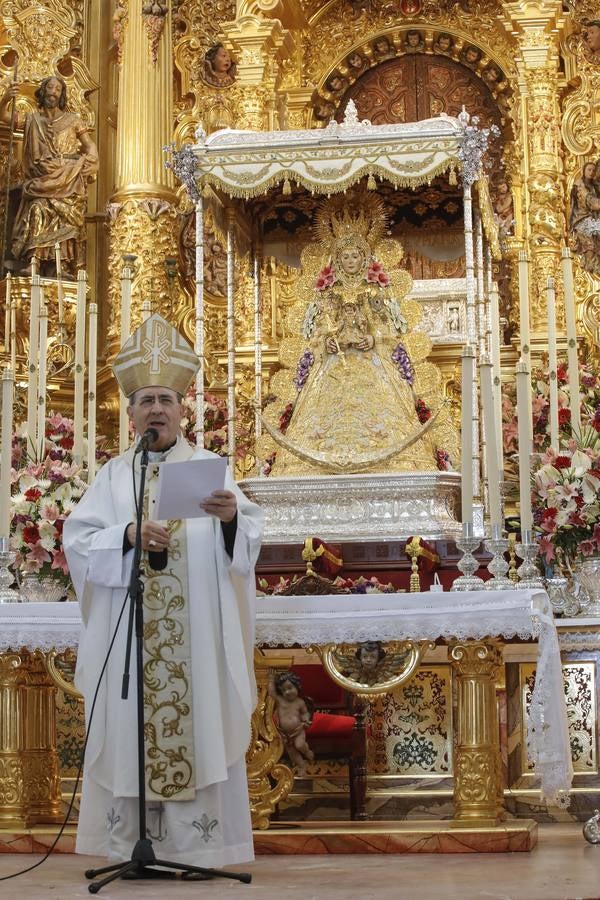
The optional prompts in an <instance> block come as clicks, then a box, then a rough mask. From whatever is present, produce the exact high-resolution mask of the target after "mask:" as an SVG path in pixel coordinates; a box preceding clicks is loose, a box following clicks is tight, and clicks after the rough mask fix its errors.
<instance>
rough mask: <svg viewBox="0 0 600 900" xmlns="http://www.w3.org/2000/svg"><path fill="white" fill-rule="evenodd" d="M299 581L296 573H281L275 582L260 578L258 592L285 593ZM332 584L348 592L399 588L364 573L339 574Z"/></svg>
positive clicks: (381, 590) (391, 591)
mask: <svg viewBox="0 0 600 900" xmlns="http://www.w3.org/2000/svg"><path fill="white" fill-rule="evenodd" d="M297 581H299V576H298V575H294V576H293V577H292V578H287V577H284V576H283V575H281V576H280V577H279V581H278V582H276V583H275V584H269V582H268V581H267V580H266V578H260V579H259V580H258V588H257V593H258V594H261V595H263V596H264V595H273V594H275V595H278V594H285V593H286V591H287V590H288V589H289V588H290V587H291V586H292V585H294V584H295V583H296V582H297ZM332 584H333V585H334V586H335V587H336V588H341V589H342V590H343V591H344V593H347V594H394V593H395V592H396V591H397V590H398V588H397V587H395V586H394V585H393V584H392V583H391V582H389V583H388V584H383V582H382V581H379V579H378V578H376V576H375V575H371V577H370V578H365V577H364V576H363V575H360V576H359V577H358V578H342V577H341V576H340V575H338V576H337V577H336V578H335V579H334V580H333V581H332Z"/></svg>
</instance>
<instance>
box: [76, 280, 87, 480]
mask: <svg viewBox="0 0 600 900" xmlns="http://www.w3.org/2000/svg"><path fill="white" fill-rule="evenodd" d="M86 293H87V275H86V273H85V271H84V270H83V269H80V270H79V272H78V273H77V306H76V310H75V365H74V376H75V393H74V402H73V407H74V412H73V432H74V442H73V456H74V458H75V460H76V461H77V462H78V463H81V462H83V414H84V398H85V305H86Z"/></svg>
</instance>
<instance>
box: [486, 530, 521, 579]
mask: <svg viewBox="0 0 600 900" xmlns="http://www.w3.org/2000/svg"><path fill="white" fill-rule="evenodd" d="M508 544H509V541H508V538H504V537H502V526H501V525H492V527H491V535H490V537H489V538H488V539H487V540H486V541H485V543H484V546H485V549H486V550H487V551H488V552H489V553H491V554H492V558H491V560H490V562H489V563H488V572H490V573H491V574H492V578H489V579H488V580H487V581H486V582H485V584H484V588H485V590H486V591H513V590H514V588H515V586H514V584H513V582H512V581H511V580H510V578H507V575H506V573H507V572H508V563H507V561H506V560H505V558H504V554H505V553H506V552H507V551H508Z"/></svg>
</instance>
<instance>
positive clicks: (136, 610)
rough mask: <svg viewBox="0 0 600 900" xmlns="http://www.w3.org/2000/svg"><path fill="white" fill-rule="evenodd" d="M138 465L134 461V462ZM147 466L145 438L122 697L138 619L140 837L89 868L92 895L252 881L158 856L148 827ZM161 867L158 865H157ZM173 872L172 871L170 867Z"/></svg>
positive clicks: (240, 874)
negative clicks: (116, 857)
mask: <svg viewBox="0 0 600 900" xmlns="http://www.w3.org/2000/svg"><path fill="white" fill-rule="evenodd" d="M133 464H134V465H135V460H134V463H133ZM147 468H148V442H147V441H144V444H143V446H142V450H141V456H140V471H141V476H140V488H139V492H138V498H137V505H136V523H135V544H134V550H133V565H132V567H131V578H130V581H129V620H128V624H127V645H126V652H125V666H124V671H123V683H122V688H121V699H123V700H126V699H127V697H128V694H129V664H130V659H131V645H132V635H133V625H134V621H135V662H136V674H137V691H136V709H137V751H138V753H137V756H138V816H139V836H138V839H137V841H136V843H135V846H134V848H133V852H132V854H131V859H130V860H128V861H127V862H119V863H113V864H112V865H110V866H103V867H102V868H101V869H88V870H87V871H86V873H85V877H86V878H88V879H93V878H96V877H97V876H98V875H106V878H102V879H100V881H93V882H92V884H90V885H89V886H88V891H89V892H90V894H97V893H98V891H100V890H101V888H103V887H104V886H105V885H106V884H110V882H111V881H115V880H116V879H117V878H124V879H127V880H131V879H137V878H172V877H174V876H175V875H176V873H177V872H181V873H182V875H181V877H182V880H186V881H203V880H208V879H210V878H232V879H234V880H235V881H241V882H243V883H244V884H249V883H250V882H251V881H252V876H251V875H249V874H247V873H244V872H225V871H223V870H222V869H207V868H204V867H202V866H193V865H189V864H187V863H178V862H170V861H168V860H164V859H157V858H156V856H155V853H154V848H153V846H152V841H151V840H150V838H149V837H148V836H147V830H146V779H145V765H146V752H145V746H144V582H143V580H142V578H141V572H140V562H141V559H142V516H143V506H144V490H145V486H146V470H147ZM156 867H158V868H156ZM171 869H172V870H174V871H169V870H171Z"/></svg>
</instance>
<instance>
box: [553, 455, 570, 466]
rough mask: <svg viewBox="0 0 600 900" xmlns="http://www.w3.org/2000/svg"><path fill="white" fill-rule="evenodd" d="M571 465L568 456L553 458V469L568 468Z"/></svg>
mask: <svg viewBox="0 0 600 900" xmlns="http://www.w3.org/2000/svg"><path fill="white" fill-rule="evenodd" d="M570 467H571V457H570V456H557V457H556V459H555V460H554V468H555V469H569V468H570Z"/></svg>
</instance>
